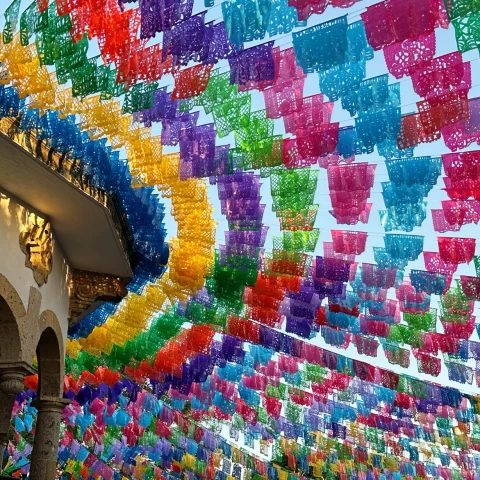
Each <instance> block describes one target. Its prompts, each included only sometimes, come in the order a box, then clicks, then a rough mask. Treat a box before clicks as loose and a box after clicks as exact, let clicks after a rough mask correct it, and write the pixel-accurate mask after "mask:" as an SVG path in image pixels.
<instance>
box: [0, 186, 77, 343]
mask: <svg viewBox="0 0 480 480" xmlns="http://www.w3.org/2000/svg"><path fill="white" fill-rule="evenodd" d="M30 213H36V214H38V215H39V216H40V217H42V215H41V212H36V211H34V210H32V209H30V208H28V207H27V206H25V205H21V204H20V203H19V202H18V200H17V199H15V198H14V197H12V196H10V195H9V194H8V192H4V191H0V274H1V275H3V276H4V277H6V279H7V280H8V281H9V282H10V284H11V285H12V286H13V288H14V289H15V290H16V291H17V293H18V295H19V297H20V299H21V300H22V303H23V305H24V307H25V310H27V309H28V304H29V299H30V298H31V291H30V289H31V287H34V288H35V289H36V290H38V292H39V293H40V296H41V303H40V309H39V310H40V311H39V314H40V313H41V312H44V311H46V310H49V311H51V312H53V313H54V314H55V316H56V317H57V319H58V322H59V324H60V328H61V330H62V337H63V347H65V343H66V338H67V330H68V321H67V318H68V303H69V301H68V286H67V274H68V265H67V262H66V259H65V257H64V254H63V252H62V249H61V246H60V244H59V243H58V242H57V241H55V239H54V244H53V270H52V272H51V273H50V275H49V277H48V281H47V283H45V284H44V285H42V286H41V287H39V286H38V285H37V283H36V282H35V280H34V278H33V272H32V270H31V269H30V268H27V267H26V266H25V255H24V253H23V252H22V250H21V249H20V246H19V235H20V232H21V231H22V230H23V229H24V228H25V225H26V222H27V218H28V215H29V214H30ZM54 233H55V232H54Z"/></svg>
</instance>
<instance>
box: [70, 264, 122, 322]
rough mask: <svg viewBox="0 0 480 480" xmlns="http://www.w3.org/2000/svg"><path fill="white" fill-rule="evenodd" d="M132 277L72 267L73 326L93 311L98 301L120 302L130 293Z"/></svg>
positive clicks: (71, 317)
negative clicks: (128, 288)
mask: <svg viewBox="0 0 480 480" xmlns="http://www.w3.org/2000/svg"><path fill="white" fill-rule="evenodd" d="M130 280H131V279H130V278H126V277H115V276H113V275H108V274H106V273H94V272H87V271H85V270H75V269H72V271H71V274H70V306H69V315H68V317H69V318H68V322H69V326H70V327H73V326H74V325H75V324H76V323H77V322H79V321H80V320H81V319H82V318H83V317H84V316H86V315H87V314H88V313H90V311H91V307H92V306H94V304H95V303H96V302H113V303H118V302H120V301H121V300H122V299H123V298H124V297H125V296H126V295H127V293H128V291H127V288H126V286H127V284H128V282H129V281H130Z"/></svg>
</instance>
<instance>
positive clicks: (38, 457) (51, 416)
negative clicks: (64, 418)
mask: <svg viewBox="0 0 480 480" xmlns="http://www.w3.org/2000/svg"><path fill="white" fill-rule="evenodd" d="M68 403H69V400H66V399H64V398H41V399H38V400H36V401H35V402H34V403H33V405H34V406H35V407H36V408H37V410H38V417H37V425H36V428H35V441H34V444H33V451H32V457H31V462H30V476H29V478H30V480H55V478H56V475H57V458H58V445H59V441H60V438H59V436H60V420H61V414H62V411H63V409H64V408H65V406H66V405H68Z"/></svg>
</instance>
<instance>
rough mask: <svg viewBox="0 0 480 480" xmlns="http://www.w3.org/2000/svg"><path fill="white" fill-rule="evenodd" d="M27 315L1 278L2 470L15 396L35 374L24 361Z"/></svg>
mask: <svg viewBox="0 0 480 480" xmlns="http://www.w3.org/2000/svg"><path fill="white" fill-rule="evenodd" d="M26 315H27V312H26V310H25V307H24V305H23V302H22V300H21V298H20V296H19V295H18V293H17V291H16V290H15V288H14V287H13V286H12V285H11V283H10V282H9V281H8V280H7V279H6V277H5V276H3V275H1V274H0V453H1V458H0V467H1V466H3V451H4V448H5V447H6V445H7V443H8V433H9V429H10V420H11V414H12V408H13V403H14V401H15V396H16V394H17V393H19V392H20V391H21V390H22V389H23V379H24V377H25V375H26V374H30V373H33V369H32V368H31V366H30V365H28V364H26V363H25V362H24V361H23V353H24V349H23V345H22V340H21V332H20V326H19V325H20V322H21V321H22V320H23V319H24V318H25V316H26Z"/></svg>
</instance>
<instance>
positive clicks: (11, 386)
mask: <svg viewBox="0 0 480 480" xmlns="http://www.w3.org/2000/svg"><path fill="white" fill-rule="evenodd" d="M34 374H35V370H34V369H33V367H32V366H31V365H29V364H28V363H25V362H16V363H0V391H1V392H2V393H4V394H5V395H8V396H15V395H17V394H18V393H19V392H21V391H22V390H23V382H24V380H25V377H26V376H27V375H34Z"/></svg>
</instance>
